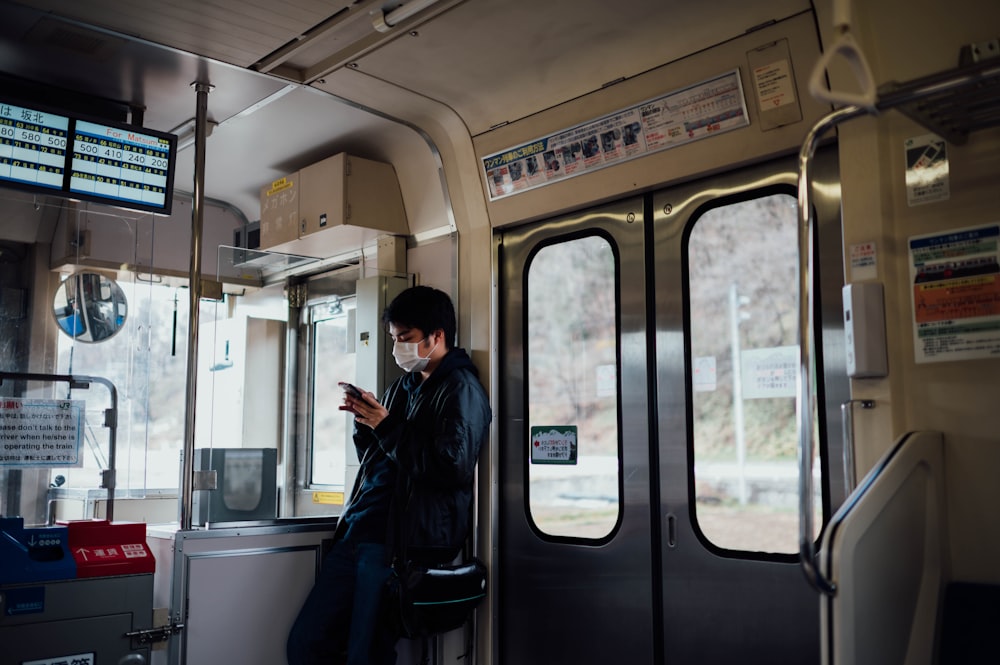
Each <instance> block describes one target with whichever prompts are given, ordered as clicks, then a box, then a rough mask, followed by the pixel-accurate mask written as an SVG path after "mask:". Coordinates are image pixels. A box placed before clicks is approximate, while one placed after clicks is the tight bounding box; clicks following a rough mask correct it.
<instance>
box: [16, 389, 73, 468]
mask: <svg viewBox="0 0 1000 665" xmlns="http://www.w3.org/2000/svg"><path fill="white" fill-rule="evenodd" d="M85 404H86V402H84V401H82V400H65V399H62V400H47V399H21V398H17V397H3V398H0V466H16V467H34V466H57V467H72V466H81V465H82V464H83V458H82V457H81V455H80V442H81V441H82V437H83V418H84V407H85Z"/></svg>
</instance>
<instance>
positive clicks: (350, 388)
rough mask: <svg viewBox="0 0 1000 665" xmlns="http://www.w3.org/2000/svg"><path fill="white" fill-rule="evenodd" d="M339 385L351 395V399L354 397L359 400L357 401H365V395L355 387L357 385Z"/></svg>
mask: <svg viewBox="0 0 1000 665" xmlns="http://www.w3.org/2000/svg"><path fill="white" fill-rule="evenodd" d="M337 385H338V386H340V387H341V388H343V389H344V392H345V393H347V394H348V395H350V396H351V397H354V398H357V399H364V398H365V397H364V395H362V394H361V391H360V390H359V389H358V387H357V386H355V385H352V384H350V383H348V382H346V381H340V382H339V383H338V384H337Z"/></svg>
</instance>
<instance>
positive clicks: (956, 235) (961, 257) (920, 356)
mask: <svg viewBox="0 0 1000 665" xmlns="http://www.w3.org/2000/svg"><path fill="white" fill-rule="evenodd" d="M909 248H910V281H911V284H912V288H913V345H914V355H915V359H916V362H918V363H925V362H939V361H942V360H970V359H973V358H990V357H992V358H996V357H1000V224H993V225H990V226H981V227H977V228H968V229H959V230H956V231H952V232H950V233H942V234H935V235H925V236H915V237H912V238H910V239H909Z"/></svg>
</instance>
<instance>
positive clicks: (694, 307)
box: [687, 194, 820, 553]
mask: <svg viewBox="0 0 1000 665" xmlns="http://www.w3.org/2000/svg"><path fill="white" fill-rule="evenodd" d="M796 210H797V208H796V202H795V198H794V197H793V196H791V195H788V194H772V195H769V196H764V197H761V198H756V199H751V200H746V201H741V202H738V203H733V204H730V205H725V206H721V207H718V208H713V209H710V210H708V211H707V212H705V213H704V214H703V215H702V216H701V217H699V218H698V220H697V222H696V223H695V225H694V227H693V228H692V229H691V234H690V237H689V239H688V246H687V259H688V283H689V294H688V298H689V305H690V310H689V311H690V326H691V333H690V334H691V352H690V353H691V356H690V358H689V361H690V367H691V381H692V386H691V387H692V412H693V441H694V479H695V485H694V487H695V493H696V496H695V506H696V507H695V518H696V520H697V523H698V526H699V528H700V529H701V532H702V534H703V535H704V536H705V537H706V538H707V539H708V540H710V541H711V542H712V543H713V544H715V545H716V546H718V547H720V548H724V549H732V550H743V551H755V552H770V553H794V552H797V551H798V513H797V505H798V504H797V500H798V472H797V463H796V445H797V441H798V438H797V430H796V415H795V401H796V375H797V368H798V347H797V345H796V344H797V341H796V338H797V331H798V253H797V246H798V245H797V235H796V220H797V213H796ZM816 487H817V488H818V487H820V483H818V482H817V483H816ZM816 505H817V506H818V507H819V506H820V502H818V501H817V502H816ZM817 523H819V521H817Z"/></svg>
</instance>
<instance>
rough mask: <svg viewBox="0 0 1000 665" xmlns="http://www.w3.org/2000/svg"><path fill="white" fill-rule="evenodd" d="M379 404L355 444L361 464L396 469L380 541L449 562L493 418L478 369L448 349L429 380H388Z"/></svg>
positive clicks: (462, 534) (459, 540) (413, 555)
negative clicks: (381, 415)
mask: <svg viewBox="0 0 1000 665" xmlns="http://www.w3.org/2000/svg"><path fill="white" fill-rule="evenodd" d="M382 404H383V405H385V407H386V408H387V409H388V411H389V415H388V416H387V417H386V418H385V419H384V420H383V421H382V422H381V423H379V425H378V427H376V428H375V429H374V430H372V429H369V428H367V427H359V428H357V430H356V431H355V434H354V443H355V446H357V449H358V458H359V459H361V460H365V459H366V456H368V455H370V457H368V459H369V460H372V465H376V464H380V463H384V462H388V463H389V464H390V465H392V466H395V469H394V471H395V473H393V474H386V477H387V478H388V477H390V476H395V480H394V482H395V488H394V490H393V492H392V495H393V499H392V501H391V505H390V506H389V509H388V522H387V534H386V542H387V543H389V544H391V545H393V546H394V548H395V549H396V550H397V553H398V550H399V548H400V543H399V541H400V540H402V541H403V543H405V546H406V548H407V553H408V557H407V558H410V559H414V560H418V561H424V562H426V563H444V562H447V561H450V560H452V559H454V558H455V556H456V555H457V554H458V553H459V551H460V550H461V548H462V545H463V543H464V542H465V538H466V536H467V535H468V530H469V519H470V517H471V506H472V489H473V481H474V478H475V467H476V460H477V458H478V457H479V450H480V448H481V447H482V445H483V442H484V441H486V439H487V437H488V436H489V428H490V420H491V418H492V414H491V412H490V406H489V400H488V399H487V396H486V391H485V390H484V389H483V386H482V384H480V382H479V378H478V372H477V371H476V368H475V366H474V365H473V364H472V361H471V360H470V359H469V356H468V355H467V354H466V353H465V351H464V350H463V349H458V348H454V349H451V350H450V351H449V352H448V354H447V355H446V356H445V357H444V358H443V359H442V361H441V364H440V365H438V367H437V368H436V369H435V370H434V371H433V372H432V373H431V375H430V377H429V378H428V379H427V381H425V382H421V377H420V375H419V374H417V373H413V374H405V375H403V376H402V377H400V378H399V379H397V380H396V381H395V382H393V384H392V385H391V386H389V388H388V390H386V392H385V395H383V397H382ZM372 446H378V449H377V450H375V449H372ZM383 453H384V458H383ZM363 466H364V465H363ZM364 471H365V469H364V468H362V472H364Z"/></svg>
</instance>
